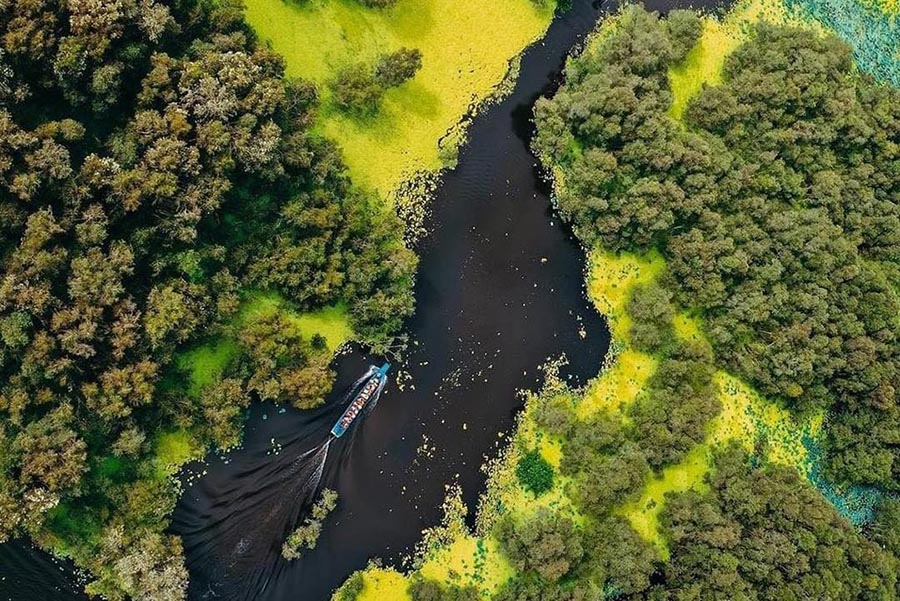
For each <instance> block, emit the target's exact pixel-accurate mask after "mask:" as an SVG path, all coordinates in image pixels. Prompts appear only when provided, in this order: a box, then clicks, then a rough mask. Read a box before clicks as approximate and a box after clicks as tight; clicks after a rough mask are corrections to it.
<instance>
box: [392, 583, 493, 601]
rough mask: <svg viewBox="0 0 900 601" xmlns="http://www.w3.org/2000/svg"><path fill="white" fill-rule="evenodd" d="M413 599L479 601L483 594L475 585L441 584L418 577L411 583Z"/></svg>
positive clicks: (410, 590) (415, 600) (420, 600)
mask: <svg viewBox="0 0 900 601" xmlns="http://www.w3.org/2000/svg"><path fill="white" fill-rule="evenodd" d="M409 596H410V598H412V601H478V600H479V599H481V595H480V594H479V592H478V589H476V588H475V587H474V586H466V587H461V586H457V585H455V584H449V585H448V584H440V583H438V582H435V581H434V580H427V579H425V578H416V579H415V580H413V581H412V583H411V584H410V585H409Z"/></svg>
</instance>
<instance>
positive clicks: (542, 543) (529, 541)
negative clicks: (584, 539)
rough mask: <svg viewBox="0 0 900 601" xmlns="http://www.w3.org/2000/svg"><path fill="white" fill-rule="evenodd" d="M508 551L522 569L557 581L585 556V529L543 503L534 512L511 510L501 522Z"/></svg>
mask: <svg viewBox="0 0 900 601" xmlns="http://www.w3.org/2000/svg"><path fill="white" fill-rule="evenodd" d="M497 537H498V538H499V540H500V544H501V546H502V548H503V551H504V553H506V555H507V556H508V557H509V558H510V560H512V563H513V565H515V566H516V568H518V569H519V570H520V571H522V572H533V573H536V574H539V575H540V576H541V577H542V578H543V579H545V580H548V581H550V582H555V581H557V580H559V579H560V578H562V577H563V576H565V575H566V574H567V573H568V572H569V570H570V569H571V568H572V567H573V566H574V565H575V564H576V563H577V562H578V560H580V559H581V556H582V554H583V553H584V549H583V547H582V545H581V533H580V531H579V530H578V529H577V528H576V527H575V524H574V523H573V522H572V520H571V519H570V518H568V517H566V516H564V515H561V514H560V513H558V512H555V511H553V510H552V509H548V508H547V507H540V508H538V510H537V511H536V512H535V513H534V515H531V516H518V515H513V514H507V515H505V516H504V517H503V519H502V520H501V521H500V523H499V524H498V525H497Z"/></svg>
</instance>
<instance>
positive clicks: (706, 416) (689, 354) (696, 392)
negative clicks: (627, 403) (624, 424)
mask: <svg viewBox="0 0 900 601" xmlns="http://www.w3.org/2000/svg"><path fill="white" fill-rule="evenodd" d="M713 373H715V368H714V366H713V362H712V352H711V351H710V349H709V347H708V345H707V344H705V343H699V342H692V343H681V344H679V345H678V346H677V347H676V348H675V350H674V351H673V352H672V353H671V354H668V355H666V356H664V357H663V358H662V360H661V361H660V362H659V365H658V366H657V368H656V371H655V372H654V373H653V376H652V377H651V378H650V381H649V382H648V383H647V387H646V393H645V394H643V395H642V396H641V397H640V398H638V399H637V401H636V402H635V403H634V404H633V405H632V406H631V407H630V408H629V411H628V413H629V416H630V417H631V430H632V436H633V437H634V439H635V441H636V442H637V443H638V444H639V445H640V446H641V447H642V448H643V449H644V452H645V454H646V456H647V461H648V462H649V463H650V465H651V466H652V467H653V468H654V469H657V470H658V469H660V468H662V467H664V466H666V465H669V464H672V463H677V462H678V461H679V460H680V459H681V458H682V457H684V455H685V453H687V452H688V451H690V450H691V449H692V448H693V447H694V446H696V445H698V444H700V443H701V442H703V441H704V440H705V439H706V428H707V424H708V423H709V421H710V420H711V419H712V418H714V417H715V416H716V415H718V413H719V411H720V410H721V408H722V406H721V403H720V402H719V397H718V388H717V387H716V385H715V383H714V382H713Z"/></svg>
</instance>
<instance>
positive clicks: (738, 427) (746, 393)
mask: <svg viewBox="0 0 900 601" xmlns="http://www.w3.org/2000/svg"><path fill="white" fill-rule="evenodd" d="M715 379H716V384H717V386H718V387H719V398H720V399H721V401H722V412H721V414H720V415H719V416H718V417H717V418H716V419H715V420H714V421H713V425H712V429H711V436H710V438H711V440H712V441H714V442H724V441H726V440H729V439H736V440H740V441H741V442H742V443H743V445H744V446H745V448H746V449H747V450H748V451H753V450H754V447H755V446H756V444H757V442H760V441H762V442H764V444H765V449H766V457H767V459H768V460H769V461H773V462H777V463H782V464H785V465H790V466H793V467H795V468H797V470H798V471H799V472H800V473H801V474H807V473H808V469H809V465H808V461H807V459H808V451H807V448H806V446H805V445H804V439H805V438H806V437H807V436H812V437H815V436H817V435H818V434H819V433H820V432H821V428H822V422H823V415H824V414H823V413H821V412H818V413H815V414H812V415H808V416H793V415H791V413H790V412H789V411H788V410H787V409H785V408H784V407H780V406H778V405H777V404H776V403H773V402H772V401H769V400H767V399H765V398H764V397H762V396H761V395H760V394H759V393H757V392H756V391H755V390H753V389H752V388H751V387H750V386H748V385H747V384H745V383H744V382H742V381H741V380H739V379H738V378H736V377H734V376H732V375H730V374H727V373H725V372H718V373H716V376H715Z"/></svg>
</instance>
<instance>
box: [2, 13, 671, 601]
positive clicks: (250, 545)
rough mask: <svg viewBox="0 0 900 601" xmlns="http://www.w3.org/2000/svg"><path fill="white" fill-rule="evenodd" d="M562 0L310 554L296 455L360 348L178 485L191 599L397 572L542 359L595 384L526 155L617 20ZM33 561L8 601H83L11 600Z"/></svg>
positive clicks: (458, 172) (574, 297)
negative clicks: (576, 65) (575, 55)
mask: <svg viewBox="0 0 900 601" xmlns="http://www.w3.org/2000/svg"><path fill="white" fill-rule="evenodd" d="M572 4H573V6H572V7H571V9H569V10H567V11H565V12H564V13H562V14H561V15H559V16H557V18H556V19H555V20H554V21H553V23H552V24H551V26H550V28H549V30H548V32H547V34H546V35H545V37H544V38H543V39H542V40H540V41H538V42H536V43H535V44H534V45H532V46H531V47H530V48H529V49H528V50H527V51H526V52H525V54H524V55H523V57H522V63H521V69H520V73H519V79H518V81H517V83H516V86H515V89H514V91H513V92H512V94H511V95H509V96H508V97H506V98H505V99H504V100H503V101H502V102H500V103H498V104H496V105H494V106H492V107H490V108H489V109H487V110H485V111H484V112H483V113H482V114H480V115H479V116H478V117H477V118H476V119H475V120H474V122H473V123H472V127H471V128H470V130H469V142H468V143H467V144H466V145H465V147H464V148H463V149H462V151H461V153H460V159H459V164H458V166H457V168H456V169H454V170H453V171H450V172H448V173H447V174H446V175H445V177H444V178H443V183H442V185H441V187H440V189H439V191H438V193H437V195H436V198H435V199H434V201H433V215H432V217H431V219H430V221H431V223H430V230H431V232H432V233H431V234H430V235H429V236H428V237H427V238H426V239H425V240H423V241H422V243H421V245H420V248H418V249H417V250H418V252H419V254H420V257H421V264H420V272H419V276H418V282H417V286H416V299H417V311H416V314H415V316H414V317H413V318H412V319H411V320H410V322H409V323H408V325H407V330H408V333H409V336H410V340H411V346H410V350H409V351H408V352H407V353H406V356H405V359H404V361H403V362H402V364H401V365H395V366H394V368H393V369H392V374H391V375H392V376H393V377H392V381H391V382H390V383H389V385H388V388H387V389H386V390H385V393H384V394H383V395H382V397H381V400H380V402H379V404H378V407H377V409H376V410H375V411H374V412H373V413H372V414H371V415H369V416H368V417H366V418H365V420H363V421H362V422H361V423H360V424H358V425H357V426H356V427H355V429H354V430H353V431H352V432H350V433H349V434H348V435H345V436H344V437H343V438H341V439H339V440H338V441H336V442H335V443H334V444H332V445H331V448H330V450H329V454H328V459H327V461H326V464H325V466H324V472H323V475H322V483H323V485H324V486H328V487H330V488H334V489H336V490H337V491H338V493H339V495H340V499H339V503H338V508H337V510H336V511H335V512H334V513H332V514H331V516H329V518H328V520H327V522H326V524H325V527H324V529H323V531H322V535H321V537H320V539H319V542H318V545H317V547H316V548H315V549H314V550H312V551H307V552H305V553H304V555H303V557H302V558H301V559H299V560H296V561H293V562H290V563H288V562H286V561H284V560H282V559H281V558H280V556H279V551H280V547H281V543H282V541H283V537H284V535H285V534H286V533H287V532H288V531H289V530H290V529H291V528H292V527H293V526H295V525H296V523H297V520H298V519H299V517H300V512H301V508H302V507H303V506H304V505H306V504H308V501H309V499H308V498H304V495H305V493H301V489H302V487H301V486H299V485H298V479H299V478H307V477H308V476H309V474H308V473H309V465H306V464H304V463H303V461H302V460H301V459H300V458H301V457H302V456H303V454H304V453H305V452H306V451H308V450H310V449H313V448H314V447H317V446H318V445H320V444H321V443H322V442H323V441H324V440H325V438H326V437H327V434H328V430H329V428H330V427H331V424H332V423H333V422H334V419H335V418H336V416H337V415H339V414H340V411H341V409H342V407H341V403H340V398H341V396H342V393H343V391H344V390H345V389H346V388H347V387H348V386H349V385H350V384H351V383H352V382H353V381H354V380H355V379H356V378H358V377H359V376H360V375H361V374H362V373H363V372H364V371H365V369H366V368H367V367H368V365H369V364H370V363H375V362H376V361H380V359H381V358H380V357H369V356H367V355H366V354H365V353H364V352H361V351H360V350H358V349H354V350H352V351H351V352H349V353H346V354H344V355H342V356H340V357H338V358H337V359H336V360H335V365H334V367H335V369H336V370H337V373H338V381H337V383H336V386H335V391H334V393H333V394H332V395H331V397H330V398H329V402H328V404H327V405H326V406H325V407H323V408H321V409H318V410H316V411H312V412H303V413H301V412H297V411H283V410H279V409H278V408H276V407H274V406H272V405H270V404H259V405H256V406H254V407H253V408H252V409H251V411H250V415H249V417H248V421H247V426H246V436H245V441H244V445H243V447H242V448H241V449H240V450H238V451H235V452H233V453H232V454H231V455H230V456H229V457H227V458H225V459H224V460H223V459H222V458H219V457H215V456H211V457H209V458H208V460H207V461H206V462H205V464H204V465H203V466H202V467H199V466H194V468H192V469H193V471H197V470H198V469H202V470H205V471H206V472H207V473H206V474H205V475H204V476H203V477H202V478H200V479H198V480H195V481H192V482H191V483H190V485H189V486H186V488H185V492H184V494H183V496H182V498H181V500H180V502H179V505H178V507H177V508H176V511H175V516H174V520H173V531H174V532H176V533H178V534H180V535H182V537H183V540H184V544H185V551H186V556H187V562H188V567H189V569H190V572H191V589H190V595H189V597H190V599H192V600H194V599H261V600H266V601H282V600H288V599H289V600H291V601H296V600H304V601H305V600H310V601H318V600H325V599H327V598H328V597H329V595H330V593H331V591H332V590H333V589H334V588H335V587H336V586H338V585H339V584H340V583H341V582H342V581H343V580H344V579H345V578H346V577H347V576H348V575H349V574H350V573H352V572H353V571H355V570H357V569H360V568H362V567H364V566H365V565H366V562H367V561H368V560H369V559H370V558H372V557H380V558H382V559H384V560H385V561H387V562H395V561H397V560H398V559H399V558H400V557H401V556H403V555H404V554H407V553H409V552H410V551H411V550H412V547H413V545H415V543H416V542H417V541H418V540H419V539H420V537H421V533H422V530H423V529H424V528H428V527H431V526H434V525H436V524H437V523H439V521H440V519H441V503H442V501H443V499H444V497H445V494H446V485H447V484H451V483H456V484H459V485H460V487H461V489H462V491H463V499H464V501H465V502H466V504H467V505H468V507H469V508H470V515H471V514H474V509H475V504H476V501H477V498H478V495H479V494H480V493H481V492H482V491H483V488H484V483H485V474H484V473H483V472H482V470H481V466H482V465H483V464H484V462H485V459H486V458H489V457H494V456H496V455H497V453H498V452H499V450H500V449H501V448H502V445H503V444H504V440H505V439H504V437H503V433H506V432H508V431H509V430H510V428H511V427H512V426H513V424H514V419H515V415H516V412H517V410H518V409H519V408H520V407H521V403H522V400H521V398H520V396H519V395H518V394H517V393H518V391H519V390H521V389H536V388H537V387H538V386H539V384H540V381H541V375H542V374H541V371H540V369H539V367H540V366H541V365H542V364H543V363H545V361H546V360H547V359H548V358H554V357H559V356H562V355H564V356H565V357H566V358H567V359H568V365H567V366H566V367H565V368H564V369H563V371H562V373H563V375H564V376H565V377H568V378H570V379H571V381H572V382H573V383H574V384H583V383H584V382H586V380H587V379H588V378H590V377H592V376H594V375H595V374H597V372H598V371H599V369H600V366H601V364H602V361H603V357H604V355H605V353H606V351H607V348H608V344H609V335H608V331H607V328H606V324H605V322H604V320H603V318H602V317H601V316H600V315H599V314H598V313H597V312H596V311H595V309H594V308H593V307H592V306H591V304H590V303H589V302H588V300H587V297H586V295H585V290H584V265H585V263H584V255H583V252H582V251H581V250H580V248H579V247H578V246H577V244H576V243H575V242H574V240H573V239H572V238H571V236H570V234H569V232H568V231H567V229H566V228H565V227H564V226H562V224H561V223H560V221H559V219H558V217H557V216H555V215H554V214H553V212H552V209H551V204H550V198H549V186H548V185H547V184H546V182H545V181H544V180H543V178H542V173H541V170H540V168H539V166H538V164H537V160H536V159H535V158H534V156H533V155H532V154H531V153H530V151H529V147H528V145H529V139H530V136H531V134H532V125H531V116H532V107H533V104H534V101H535V100H536V99H537V98H538V97H539V96H541V95H545V94H548V93H550V92H552V90H553V88H554V86H555V85H556V84H557V82H558V79H559V74H560V72H561V69H562V66H563V63H564V60H565V57H566V56H567V54H568V53H569V52H570V51H571V50H572V49H573V48H575V47H576V46H577V45H578V44H579V43H580V42H581V41H582V40H583V39H584V36H585V35H586V34H587V33H588V32H589V31H590V30H591V29H592V28H593V26H594V24H595V22H596V20H597V19H598V17H599V15H600V13H601V11H607V10H609V9H610V8H611V5H607V4H605V3H604V4H603V6H602V7H601V6H600V5H599V4H598V3H595V2H592V1H591V0H574V2H573V3H572ZM671 7H672V3H670V2H666V3H662V2H660V3H654V2H650V3H648V8H650V9H656V10H660V9H667V8H671ZM401 374H402V375H401ZM398 375H399V376H400V384H398V382H397V378H398ZM401 384H402V386H401ZM4 553H5V555H7V556H8V557H6V558H4ZM28 558H33V555H32V553H31V551H28V550H27V547H24V546H21V545H19V546H17V547H8V546H7V548H6V549H3V547H0V574H3V572H4V571H5V568H7V567H8V566H10V565H17V566H18V567H20V568H21V569H22V570H24V571H25V572H27V574H26V573H16V574H11V573H8V574H9V579H2V578H0V599H3V598H7V599H10V600H16V601H18V600H19V599H22V600H24V599H26V598H27V599H37V598H48V599H49V598H53V599H69V598H78V595H76V594H75V593H74V592H70V591H69V590H68V587H67V586H66V584H65V581H64V582H62V583H61V582H60V581H59V578H58V576H57V575H56V574H54V575H53V578H50V577H49V576H48V577H47V578H45V579H44V580H46V582H48V583H52V588H51V586H50V585H48V588H47V590H46V592H45V593H41V592H34V591H31V592H30V593H28V594H24V595H17V593H16V592H15V589H16V587H17V584H16V583H18V582H30V583H36V582H38V581H40V580H41V574H42V573H44V574H48V573H49V570H56V569H55V568H53V567H48V566H47V565H45V563H46V562H43V561H38V560H35V561H28V560H27V559H28ZM16 561H18V563H17V564H16V563H15V562H16ZM56 571H58V570H56ZM26 576H27V577H26ZM70 580H71V579H70ZM64 589H65V590H64ZM7 591H9V592H7ZM48 595H49V596H48Z"/></svg>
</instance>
